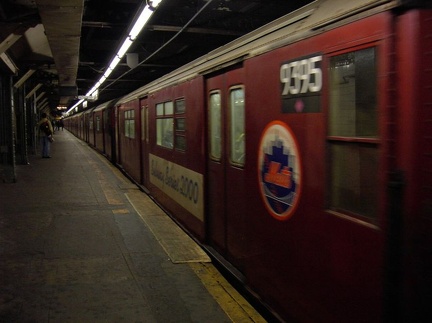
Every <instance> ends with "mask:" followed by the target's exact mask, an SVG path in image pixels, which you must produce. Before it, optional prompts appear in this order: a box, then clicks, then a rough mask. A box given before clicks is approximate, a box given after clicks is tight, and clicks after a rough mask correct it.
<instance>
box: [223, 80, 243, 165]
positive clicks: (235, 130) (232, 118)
mask: <svg viewBox="0 0 432 323" xmlns="http://www.w3.org/2000/svg"><path fill="white" fill-rule="evenodd" d="M238 90H240V91H241V92H242V94H243V103H242V112H241V114H242V116H240V118H239V119H238V118H237V116H236V114H235V113H234V111H237V110H234V109H233V107H234V106H237V104H234V103H233V97H232V93H233V92H235V91H238ZM227 99H228V111H229V112H228V113H229V136H228V137H229V160H230V163H231V165H233V166H236V167H240V168H243V167H244V165H245V161H246V91H245V87H244V85H234V86H231V87H230V88H229V89H228V97H227ZM237 120H241V122H237ZM239 130H240V131H239Z"/></svg>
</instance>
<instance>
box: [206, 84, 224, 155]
mask: <svg viewBox="0 0 432 323" xmlns="http://www.w3.org/2000/svg"><path fill="white" fill-rule="evenodd" d="M213 96H218V98H219V100H218V102H215V104H216V105H213V103H212V97H213ZM208 128H209V130H208V131H209V156H210V159H211V160H213V161H216V162H220V161H221V159H222V145H223V143H222V91H221V90H219V89H217V90H213V91H210V92H209V96H208Z"/></svg>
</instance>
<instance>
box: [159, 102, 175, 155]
mask: <svg viewBox="0 0 432 323" xmlns="http://www.w3.org/2000/svg"><path fill="white" fill-rule="evenodd" d="M173 111H174V109H173V103H172V102H170V101H168V102H164V103H158V104H157V105H156V144H157V145H159V146H162V147H166V148H171V149H172V148H174V118H173Z"/></svg>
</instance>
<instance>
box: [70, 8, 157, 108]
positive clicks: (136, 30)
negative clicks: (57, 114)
mask: <svg viewBox="0 0 432 323" xmlns="http://www.w3.org/2000/svg"><path fill="white" fill-rule="evenodd" d="M161 2H162V0H152V1H150V0H147V1H146V3H147V5H146V6H145V7H144V9H143V10H142V11H141V13H140V15H139V16H138V19H137V20H136V21H135V23H134V25H133V27H132V29H131V31H130V32H129V34H128V36H127V37H126V38H125V40H124V41H123V44H122V45H121V47H120V49H119V50H118V52H117V53H116V54H115V55H114V57H113V59H112V60H111V62H110V65H109V67H108V68H107V70H106V71H105V73H104V74H103V75H102V77H101V78H100V79H99V80H98V81H97V82H96V84H95V85H94V86H93V87H92V89H91V90H90V91H89V92H87V94H86V96H90V95H92V93H94V92H95V91H96V90H97V89H98V88H99V87H100V86H101V85H102V83H103V82H105V81H106V79H107V78H108V76H109V75H110V74H111V73H112V72H113V71H114V69H115V67H116V66H117V65H118V63H120V61H121V59H122V58H123V56H124V55H125V54H126V52H127V51H128V49H129V48H130V46H131V45H132V44H133V42H134V40H135V39H136V38H137V37H138V35H139V34H140V32H141V30H142V29H143V28H144V26H145V25H146V23H147V21H148V20H149V19H150V17H151V16H152V14H153V11H154V10H155V9H156V8H157V7H158V6H159V5H160V4H161ZM83 101H84V99H81V100H79V101H78V102H77V103H75V104H74V105H73V106H72V107H71V108H70V109H69V110H68V111H67V112H66V113H69V112H70V111H72V110H73V109H75V108H77V107H78V106H79V105H80V104H81V103H82V102H83Z"/></svg>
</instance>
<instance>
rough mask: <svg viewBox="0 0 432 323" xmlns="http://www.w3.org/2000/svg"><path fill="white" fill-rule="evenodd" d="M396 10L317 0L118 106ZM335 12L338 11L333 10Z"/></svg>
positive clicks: (368, 2)
mask: <svg viewBox="0 0 432 323" xmlns="http://www.w3.org/2000/svg"><path fill="white" fill-rule="evenodd" d="M395 6H397V1H391V0H378V1H377V0H355V1H354V0H350V1H346V0H317V1H315V2H313V3H311V4H309V5H306V6H304V7H302V8H300V9H298V10H296V11H294V12H292V13H290V14H287V15H285V16H283V17H281V18H279V19H276V20H275V21H273V22H271V23H268V24H266V25H265V26H263V27H261V28H259V29H257V30H255V31H253V32H250V33H249V34H247V35H245V36H243V37H240V38H238V39H236V40H234V41H232V42H230V43H228V44H227V45H224V46H222V47H219V48H217V49H215V50H213V51H211V52H210V53H208V54H207V55H205V56H202V57H200V58H197V59H195V60H194V61H192V62H190V63H188V64H186V65H184V66H182V67H180V68H178V69H176V70H174V71H173V72H171V73H168V74H166V75H164V76H163V77H161V78H159V79H156V80H155V81H153V82H151V83H149V84H147V85H145V86H142V87H140V88H139V89H137V90H135V91H133V92H131V93H130V94H128V95H126V96H124V97H122V98H120V100H119V101H118V103H119V104H121V103H124V102H128V101H130V100H133V99H136V98H140V97H145V96H147V95H148V94H150V93H153V92H156V91H158V90H160V89H161V88H164V87H166V86H170V85H175V84H178V83H181V82H184V81H186V80H190V79H192V78H194V77H196V76H198V75H205V74H208V73H211V72H214V71H216V70H218V69H221V68H225V67H228V66H230V65H233V64H236V63H238V62H241V61H243V60H246V59H248V58H250V57H254V56H257V55H260V54H263V53H265V52H268V51H270V50H272V49H275V48H278V47H281V46H284V45H287V44H289V43H293V42H296V41H298V40H301V39H304V38H306V37H310V36H312V35H314V34H317V33H320V32H322V31H324V30H327V29H331V28H334V27H335V26H337V25H338V24H343V23H346V22H348V21H352V20H356V19H360V18H363V17H365V16H368V15H371V14H374V13H376V12H380V11H384V10H387V9H390V8H392V7H395ZM335 8H338V9H337V10H335Z"/></svg>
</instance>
